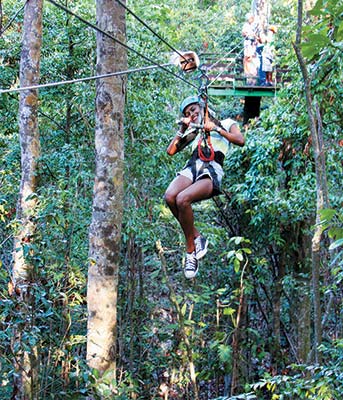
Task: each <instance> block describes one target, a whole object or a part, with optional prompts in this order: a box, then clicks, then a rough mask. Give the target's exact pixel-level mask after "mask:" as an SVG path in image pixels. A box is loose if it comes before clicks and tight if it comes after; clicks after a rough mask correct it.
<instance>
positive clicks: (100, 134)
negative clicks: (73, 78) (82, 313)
mask: <svg viewBox="0 0 343 400" xmlns="http://www.w3.org/2000/svg"><path fill="white" fill-rule="evenodd" d="M97 24H98V27H99V28H100V29H102V30H103V31H105V32H106V33H107V34H108V35H111V36H112V37H115V38H117V39H118V40H120V41H121V42H125V9H124V8H123V7H122V6H120V5H119V4H118V3H117V2H114V1H112V0H98V1H97ZM126 56H127V55H126V49H125V48H124V47H123V46H120V45H118V44H117V43H116V42H115V41H114V40H112V39H111V38H110V37H108V36H106V35H103V34H102V33H99V32H98V33H97V73H98V74H106V73H109V72H114V71H120V70H125V69H127V59H126ZM125 88H126V78H125V77H122V76H121V77H111V78H106V79H101V80H98V81H97V93H96V130H95V150H96V171H95V182H94V193H93V214H92V222H91V226H90V232H89V246H90V248H89V257H90V265H89V270H88V293H87V300H88V337H87V361H88V364H89V366H90V367H92V368H95V369H97V370H99V371H100V372H104V371H107V370H109V369H113V370H115V356H116V346H115V343H116V322H117V310H116V308H117V286H118V269H119V259H120V242H121V224H122V214H123V170H124V137H123V136H124V133H123V131H124V128H123V119H124V117H123V115H124V102H125Z"/></svg>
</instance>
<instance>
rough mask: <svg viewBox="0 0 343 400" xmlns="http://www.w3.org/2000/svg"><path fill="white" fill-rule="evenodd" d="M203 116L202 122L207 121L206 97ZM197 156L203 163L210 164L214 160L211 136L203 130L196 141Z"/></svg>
mask: <svg viewBox="0 0 343 400" xmlns="http://www.w3.org/2000/svg"><path fill="white" fill-rule="evenodd" d="M204 108H205V116H204V122H205V121H207V120H208V104H207V97H206V99H205V104H204ZM198 156H199V158H200V160H202V161H205V162H210V161H213V160H214V149H213V146H212V143H211V135H210V132H206V131H205V129H202V131H201V133H200V138H199V141H198Z"/></svg>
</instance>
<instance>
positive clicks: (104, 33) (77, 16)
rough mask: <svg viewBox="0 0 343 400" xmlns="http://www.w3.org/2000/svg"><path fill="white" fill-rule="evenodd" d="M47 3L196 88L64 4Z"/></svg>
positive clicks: (51, 0) (53, 1)
mask: <svg viewBox="0 0 343 400" xmlns="http://www.w3.org/2000/svg"><path fill="white" fill-rule="evenodd" d="M47 1H48V2H49V3H51V4H53V5H54V6H56V7H58V8H60V9H61V10H63V11H65V12H66V13H68V14H70V15H72V16H73V17H75V18H77V19H78V20H80V21H81V22H83V23H84V24H86V25H87V26H89V27H90V28H92V29H94V30H96V31H98V32H100V33H101V34H103V35H104V36H106V37H108V38H109V39H111V40H113V41H114V42H116V43H118V44H119V45H121V46H123V47H124V48H125V49H127V50H129V51H132V52H133V53H135V54H136V55H138V56H139V57H141V58H143V59H144V60H146V61H148V62H149V63H151V64H154V65H156V66H157V67H159V68H161V69H162V70H164V71H165V72H168V74H171V75H173V76H174V77H175V78H177V79H180V80H182V81H183V82H185V83H187V85H190V86H193V87H196V86H195V85H193V84H192V83H191V82H189V81H188V80H187V79H184V78H183V77H182V76H180V75H177V74H176V73H174V72H173V71H171V70H169V69H168V68H166V67H165V66H163V65H162V64H159V63H158V62H156V61H154V60H152V59H151V58H149V57H147V56H145V55H144V54H142V53H140V52H139V51H137V50H135V49H133V48H132V47H130V46H128V45H127V44H125V43H123V42H122V41H120V40H119V39H117V38H116V37H114V36H112V35H111V34H109V33H108V32H106V31H104V30H102V29H101V28H99V27H97V26H96V25H94V24H92V23H91V22H89V21H87V20H86V19H84V18H82V17H80V16H79V15H77V14H75V13H74V12H73V11H71V10H69V9H68V8H67V7H65V6H63V5H62V4H59V3H57V2H56V1H55V0H47Z"/></svg>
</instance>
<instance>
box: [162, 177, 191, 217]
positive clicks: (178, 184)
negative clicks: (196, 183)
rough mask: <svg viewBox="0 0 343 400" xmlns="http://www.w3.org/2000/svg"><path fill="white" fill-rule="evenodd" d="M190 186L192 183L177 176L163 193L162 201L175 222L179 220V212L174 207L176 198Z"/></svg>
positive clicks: (185, 178)
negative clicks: (163, 200)
mask: <svg viewBox="0 0 343 400" xmlns="http://www.w3.org/2000/svg"><path fill="white" fill-rule="evenodd" d="M191 184H192V181H191V180H190V179H189V178H187V177H185V176H183V175H178V176H177V177H176V178H175V179H174V180H173V181H172V182H171V183H170V185H169V186H168V189H167V190H166V192H165V195H164V199H165V201H166V203H167V204H168V207H169V208H170V210H171V212H172V213H173V215H174V217H175V218H176V219H177V220H179V212H178V209H177V205H176V197H177V195H178V194H179V193H180V192H182V191H183V190H185V189H186V188H187V187H188V186H191Z"/></svg>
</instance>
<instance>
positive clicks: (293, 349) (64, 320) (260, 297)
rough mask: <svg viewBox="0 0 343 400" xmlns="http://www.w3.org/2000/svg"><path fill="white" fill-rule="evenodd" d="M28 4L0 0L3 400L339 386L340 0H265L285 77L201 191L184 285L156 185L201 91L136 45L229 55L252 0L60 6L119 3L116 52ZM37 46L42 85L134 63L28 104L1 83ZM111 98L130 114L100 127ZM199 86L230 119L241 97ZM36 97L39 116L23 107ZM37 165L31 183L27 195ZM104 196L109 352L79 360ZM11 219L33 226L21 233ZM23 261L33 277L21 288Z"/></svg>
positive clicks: (47, 7) (75, 24)
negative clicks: (103, 188) (106, 157)
mask: <svg viewBox="0 0 343 400" xmlns="http://www.w3.org/2000/svg"><path fill="white" fill-rule="evenodd" d="M40 1H41V0H28V2H24V1H21V2H18V1H17V0H6V1H1V0H0V32H1V35H0V121H1V129H0V148H1V151H0V228H1V229H0V306H1V307H0V354H1V358H0V397H1V399H122V400H126V399H137V400H138V399H158V398H163V399H189V400H190V399H204V400H205V399H211V400H215V399H216V400H219V399H221V400H224V399H226V400H229V399H230V400H234V399H258V400H262V399H271V400H276V399H280V400H281V399H283V400H298V399H313V400H314V399H316V400H339V399H340V398H341V396H342V392H343V383H342V382H343V379H342V377H343V350H342V349H343V310H342V299H343V291H342V279H343V207H342V206H343V197H342V177H343V162H342V160H343V135H342V126H343V111H342V98H343V85H342V80H343V71H342V65H343V57H342V50H343V3H342V2H341V1H336V0H317V1H316V2H315V1H305V0H303V1H302V0H299V1H292V0H273V1H271V0H270V2H269V6H270V8H269V15H268V18H269V21H270V22H272V23H273V24H275V25H276V26H277V27H278V32H277V42H276V48H277V65H278V67H280V68H281V69H283V70H284V71H285V72H284V76H283V84H282V85H280V89H279V90H278V91H277V95H276V96H275V97H273V98H264V99H263V100H262V111H261V114H260V117H259V118H258V119H255V120H251V121H250V122H249V124H248V126H242V125H241V130H242V131H243V132H244V136H245V139H246V144H245V146H244V147H243V148H238V147H234V146H233V147H232V149H231V151H230V154H229V156H228V157H227V158H226V160H225V173H226V174H225V179H224V184H223V189H224V190H223V194H222V195H220V196H218V197H217V198H215V199H211V200H207V201H204V202H201V203H199V204H196V205H195V218H196V223H197V226H198V228H199V229H200V230H201V232H202V233H203V234H204V235H205V236H206V237H207V238H208V239H209V241H210V247H209V252H208V254H207V256H206V258H205V259H204V260H203V261H202V262H201V265H200V272H199V274H198V276H197V277H196V279H195V280H194V281H189V280H186V279H185V278H184V275H183V270H182V268H183V262H184V261H183V259H184V243H183V235H182V232H181V229H180V227H179V226H178V224H177V222H176V221H175V219H174V218H173V217H172V214H171V213H170V211H169V210H168V208H167V207H166V205H165V203H164V200H163V194H164V191H165V189H166V187H167V186H168V184H169V182H170V181H171V179H172V178H173V176H174V175H175V172H176V171H177V170H179V169H180V168H181V167H182V166H183V164H184V163H185V161H186V160H187V155H188V154H187V151H184V152H182V153H181V154H178V155H177V156H175V157H168V155H167V154H166V147H167V145H168V143H169V141H170V139H171V138H172V137H173V135H174V132H175V129H176V123H175V121H176V120H177V119H178V118H179V114H178V113H179V103H180V100H181V99H182V98H183V97H185V96H187V95H189V94H194V92H195V91H196V90H197V88H198V83H199V81H198V75H197V74H198V71H195V72H193V73H190V74H183V73H182V72H181V71H180V70H179V69H178V68H177V67H176V66H174V65H171V66H169V67H168V69H169V70H170V71H172V73H168V72H167V71H165V70H164V69H163V68H158V67H157V68H151V69H147V70H145V69H144V68H145V67H146V66H148V65H150V64H151V63H150V62H149V60H152V61H153V65H155V66H156V64H166V63H169V60H170V56H171V53H172V52H173V51H172V49H171V48H170V47H168V46H167V45H166V43H167V44H169V45H170V46H172V47H173V48H175V49H179V50H193V51H195V52H196V53H197V54H198V55H199V57H200V61H201V60H203V59H205V58H206V54H209V53H211V54H215V55H217V56H218V57H220V56H222V55H225V54H235V56H237V59H239V56H240V54H241V52H242V37H241V26H242V24H243V22H244V19H245V14H246V13H247V12H249V11H250V10H251V2H250V1H235V0H196V1H193V2H189V1H185V0H179V1H177V2H175V1H172V0H166V1H163V2H156V1H152V0H129V1H127V2H126V5H127V7H128V8H129V10H130V11H132V13H131V12H129V11H126V12H125V10H124V9H123V8H122V7H123V6H122V5H121V2H119V1H117V0H112V1H111V2H108V1H107V0H97V1H96V2H94V1H90V0H77V1H70V0H63V1H60V2H57V3H59V4H62V5H63V6H64V7H66V8H68V9H69V10H71V11H72V12H73V13H74V14H75V15H77V16H80V17H81V18H82V19H83V20H85V21H89V22H90V23H91V24H96V23H99V24H101V23H102V22H103V23H104V24H106V23H108V22H106V12H105V11H104V10H107V8H104V7H105V6H106V7H108V10H110V9H111V7H116V13H114V15H117V16H119V17H120V18H118V20H117V21H116V24H117V25H115V26H111V27H110V28H108V29H112V33H113V35H116V34H117V33H116V28H117V26H121V24H123V26H121V32H124V31H125V34H124V33H123V35H124V36H125V37H123V40H124V41H125V42H126V43H127V46H128V47H129V48H126V49H125V51H124V50H123V49H122V50H119V48H118V46H117V47H115V52H116V53H111V52H108V53H107V52H106V49H107V47H106V44H104V43H103V42H102V37H101V33H100V32H96V31H95V30H94V29H93V28H92V26H91V25H87V24H85V23H84V21H82V20H81V19H79V18H76V17H75V16H73V15H72V14H68V13H67V12H66V11H65V10H63V9H62V8H59V7H57V6H56V5H55V4H54V2H51V1H49V0H46V1H44V2H41V5H42V9H41V11H40V9H39V7H38V6H39V4H40ZM255 3H259V2H258V1H256V2H255ZM262 3H263V2H262ZM122 4H123V3H122ZM29 5H33V6H35V7H36V8H35V9H34V10H33V11H35V12H36V14H35V15H36V17H37V16H39V17H40V18H41V23H42V30H41V37H40V31H39V27H37V26H36V27H34V28H32V29H36V34H35V35H34V37H32V38H31V40H30V41H29V42H25V41H23V37H25V29H29V30H30V28H29V27H28V25H25V24H24V15H25V12H28V7H29ZM37 7H38V8H37ZM97 7H99V9H98V11H97V10H96V8H97ZM121 8H122V10H121V11H120V9H121ZM101 10H102V11H104V12H103V13H102V14H101V12H100V11H101ZM37 12H38V14H37ZM97 12H98V14H96V13H97ZM96 15H97V16H98V20H97V18H96ZM136 15H137V16H139V18H140V19H141V20H142V21H144V22H145V23H146V24H147V25H148V26H149V27H150V28H151V30H152V31H153V32H152V31H151V30H149V29H147V27H146V26H144V25H143V24H142V23H141V21H139V20H138V19H137V18H136V17H135V16H136ZM36 22H37V19H36ZM104 26H105V25H104ZM154 32H155V33H158V34H159V35H160V36H161V37H162V38H164V40H165V42H166V43H164V42H162V41H161V40H160V38H159V37H158V36H157V35H156V34H154ZM31 33H32V31H31ZM40 39H41V41H40ZM36 40H37V41H36ZM110 41H111V40H110V38H107V43H110ZM30 42H31V44H32V43H33V42H34V43H35V44H36V45H35V49H33V50H32V51H38V48H40V49H41V50H40V53H41V54H39V55H38V59H39V62H40V71H39V73H40V76H39V83H40V84H45V83H49V82H61V81H68V80H73V81H74V80H77V79H78V78H83V77H89V76H95V75H97V74H100V73H108V72H112V71H109V69H110V68H111V58H109V57H114V58H113V59H114V60H115V61H114V62H113V68H114V70H123V69H128V70H130V69H138V70H139V71H137V72H131V73H127V74H126V75H125V76H124V77H120V78H117V77H115V78H114V80H113V81H111V82H112V86H111V85H108V86H106V85H105V86H106V87H104V85H101V84H99V81H96V80H89V81H83V82H75V83H72V84H64V85H58V86H52V87H46V88H41V89H39V92H38V97H37V98H35V99H34V100H32V101H33V103H30V102H29V103H28V100H27V97H25V93H27V92H28V91H24V92H23V93H24V94H20V92H16V91H12V92H9V93H7V92H6V93H2V92H1V90H5V89H15V88H18V87H19V86H20V83H21V82H23V76H21V77H20V68H22V70H21V71H23V64H24V61H23V59H24V57H25V56H26V57H30V56H32V52H31V53H30V52H29V51H28V50H29V46H30ZM25 46H26V47H25ZM101 46H104V47H103V48H101ZM119 47H120V46H119ZM130 49H134V50H135V51H132V50H130ZM120 51H121V52H120ZM97 52H98V53H97ZM29 53H30V54H29ZM142 55H144V56H145V58H143V57H142ZM101 57H103V60H106V61H103V62H102V63H101V62H99V60H102V58H101ZM113 59H112V60H113ZM27 62H29V59H28V60H27ZM105 62H109V63H110V64H108V65H106V68H107V69H106V68H105ZM118 65H120V67H121V68H119V67H118ZM102 67H103V68H102ZM30 68H32V65H31V66H30ZM101 68H102V69H101ZM115 68H117V69H115ZM36 72H37V71H36ZM36 72H34V73H32V76H33V77H34V75H35V73H36ZM30 76H31V75H30V74H29V77H30ZM32 76H31V78H32ZM180 77H181V78H183V79H180ZM185 80H186V81H185ZM117 82H121V85H122V88H124V89H123V90H122V91H120V90H119V91H118V86H116V83H117ZM189 83H191V84H189ZM120 93H121V94H120ZM106 96H112V97H111V99H112V100H113V104H114V109H115V111H116V112H117V114H116V116H115V117H114V121H122V120H121V118H122V117H123V121H124V122H123V123H122V122H118V125H113V126H112V129H113V130H115V131H116V134H115V135H114V136H113V135H112V136H111V125H109V126H105V125H106V123H107V122H108V119H106V105H107V104H108V103H106V102H102V99H104V98H110V97H106ZM112 100H111V101H112ZM209 100H210V103H211V107H212V108H213V109H214V110H215V111H216V113H217V114H218V116H220V117H222V118H224V117H227V116H230V117H233V118H236V119H237V121H239V123H241V122H240V121H241V117H242V113H243V101H244V99H242V98H239V97H231V98H220V97H215V96H213V98H210V99H209ZM25 102H26V103H25ZM100 103H101V104H102V105H101V104H100ZM28 105H29V106H30V107H31V108H30V110H29V111H27V110H28V109H27V108H25V107H28ZM102 106H103V107H104V109H103V111H104V113H105V114H104V115H103V116H101V115H100V114H99V110H100V108H101V107H102ZM25 110H26V111H25ZM31 112H33V114H34V115H36V116H37V119H35V120H32V121H33V122H32V124H30V123H28V121H27V120H26V119H25V118H27V116H28V113H31ZM112 114H113V113H112ZM106 121H107V122H106ZM36 122H37V127H36V126H35V125H34V123H36ZM36 128H37V129H36ZM100 131H101V132H102V133H103V132H104V131H105V133H106V132H107V136H106V135H103V136H101V138H100V136H99V132H100ZM38 132H39V135H37V133H38ZM101 132H100V133H101ZM30 135H31V136H30ZM34 135H36V136H34ZM25 137H26V139H27V138H28V137H29V138H30V137H31V138H33V139H34V140H33V142H34V144H35V145H36V147H35V152H34V153H31V155H32V154H33V155H35V156H34V157H33V158H32V157H31V158H30V157H28V158H27V159H23V155H25V154H27V151H28V150H29V147H28V146H26V147H25V143H28V142H25V141H23V139H25ZM108 138H111V139H112V142H111V143H110V145H109V146H108V147H106V140H105V141H104V142H102V144H101V146H103V147H104V149H105V150H104V151H111V152H112V153H114V155H113V159H114V160H116V162H117V161H118V160H120V162H117V163H115V165H114V166H113V168H112V169H106V168H105V167H104V170H106V173H107V174H108V172H109V171H113V176H112V175H111V174H109V175H107V179H109V181H111V182H112V184H113V187H112V188H111V189H112V190H113V192H112V193H110V195H109V196H108V198H107V200H106V201H107V202H106V203H105V202H104V204H101V198H97V199H96V201H95V198H96V196H95V193H98V192H97V191H96V190H94V187H97V186H96V184H99V181H96V184H95V183H94V182H95V177H99V165H100V164H99V163H100V161H99V154H101V148H102V147H101V146H99V140H100V139H108ZM37 141H38V142H39V143H38V142H37ZM30 143H32V142H30ZM107 143H108V142H107ZM118 154H119V155H118ZM28 156H30V154H28ZM25 160H26V161H25ZM32 161H34V164H32ZM121 161H123V163H121ZM25 162H26V164H25ZM30 162H31V167H33V169H32V171H33V174H32V176H31V183H32V185H31V188H33V189H34V190H32V191H31V192H30V195H29V196H28V197H25V194H24V188H23V187H22V185H21V183H22V182H23V176H25V173H26V170H25V168H23V167H24V166H25V165H26V166H28V165H29V164H27V163H30ZM112 198H114V202H111V199H112ZM99 204H100V205H101V206H103V208H104V210H105V212H107V211H108V210H109V208H110V207H112V210H111V212H110V213H109V214H102V217H103V216H104V215H105V217H106V216H107V217H108V216H110V217H111V218H112V220H107V223H108V224H109V221H112V222H111V224H112V228H114V229H113V231H112V230H111V232H110V233H109V234H108V237H110V239H111V242H110V244H109V245H108V246H109V253H110V254H107V255H105V256H107V257H108V258H110V257H113V260H114V261H113V265H108V263H106V262H105V264H104V265H103V266H102V268H103V269H106V268H107V269H108V270H109V271H110V272H109V275H108V276H111V277H112V278H111V279H112V280H113V281H114V282H115V285H114V288H112V289H113V290H112V292H111V296H113V299H111V300H110V304H114V309H111V310H109V313H108V321H106V322H108V323H111V324H112V325H111V330H112V333H113V336H112V337H111V338H110V340H112V342H109V343H108V349H109V351H110V353H111V362H110V363H108V364H106V365H105V366H102V367H100V366H99V364H97V363H95V364H92V363H90V362H88V363H87V320H88V318H89V317H90V314H92V313H89V312H88V310H89V309H91V307H93V306H94V307H95V308H97V307H98V306H103V305H104V304H106V302H107V301H109V300H108V299H107V298H106V297H104V296H101V295H99V296H98V297H97V296H96V295H95V296H94V295H93V296H92V297H91V300H90V297H88V298H87V284H88V285H89V280H88V279H89V271H91V268H92V267H94V265H98V263H100V261H99V259H100V256H99V252H100V250H99V248H98V247H97V245H98V242H97V237H96V235H97V234H98V233H99V230H101V232H104V231H105V230H104V229H103V228H101V229H99V230H98V228H99V226H100V227H101V225H100V223H99V224H97V223H98V222H99V221H97V220H96V218H97V215H98V214H96V213H95V209H96V208H97V206H98V205H99ZM23 205H25V206H27V207H28V210H26V211H27V212H29V218H26V219H25V218H24V217H25V215H26V214H25V212H24V211H25V210H24V211H23ZM23 221H25V223H24V222H23ZM105 222H106V221H105ZM116 223H118V226H117V225H116V226H114V225H115V224H116ZM24 224H26V227H28V226H29V228H30V229H31V230H30V232H29V233H27V231H25V232H24V233H25V234H24V235H23V227H24ZM113 224H114V225H113ZM119 225H120V226H119ZM90 227H92V228H91V229H90ZM90 232H91V234H90ZM92 232H93V236H92ZM103 239H106V236H105V238H103ZM99 247H100V248H102V247H104V246H103V245H101V246H99ZM19 257H20V260H21V261H24V262H23V264H22V266H23V267H24V268H23V270H22V271H21V272H24V274H26V273H28V275H27V276H25V282H24V283H25V285H21V286H18V287H17V286H16V284H15V282H14V276H15V275H16V274H17V273H19V272H20V271H18V269H17V265H18V258H19ZM21 272H20V273H21ZM92 274H93V275H94V270H92ZM95 276H96V274H95ZM111 279H109V280H110V281H111ZM98 284H99V282H98ZM100 285H101V283H100ZM97 290H100V289H99V288H98V289H97ZM100 292H101V290H100ZM96 293H99V291H98V292H96ZM90 302H91V304H90ZM87 303H88V304H87ZM87 307H88V308H87ZM113 316H114V317H113ZM113 318H114V319H116V320H113ZM88 323H89V320H88ZM99 329H100V328H99ZM88 331H89V327H88ZM88 339H89V338H88ZM95 340H97V339H95ZM95 344H99V343H98V342H96V343H95ZM88 346H89V343H88ZM88 348H89V347H88ZM88 361H89V360H88ZM28 366H29V368H30V370H29V372H28V370H27V369H26V368H27V367H28ZM23 377H24V379H23Z"/></svg>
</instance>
